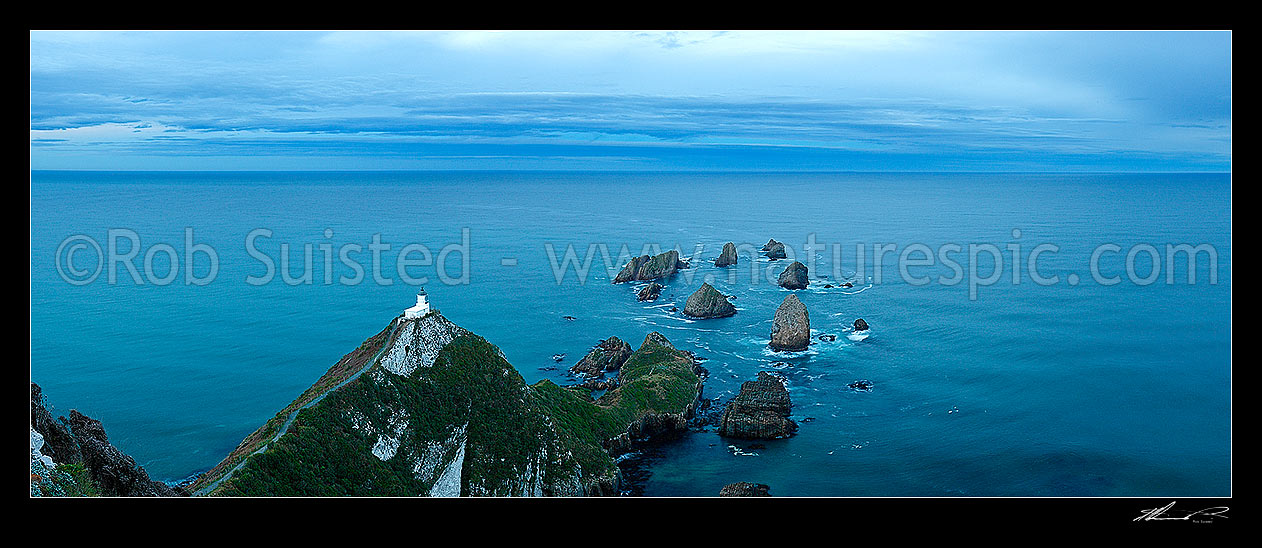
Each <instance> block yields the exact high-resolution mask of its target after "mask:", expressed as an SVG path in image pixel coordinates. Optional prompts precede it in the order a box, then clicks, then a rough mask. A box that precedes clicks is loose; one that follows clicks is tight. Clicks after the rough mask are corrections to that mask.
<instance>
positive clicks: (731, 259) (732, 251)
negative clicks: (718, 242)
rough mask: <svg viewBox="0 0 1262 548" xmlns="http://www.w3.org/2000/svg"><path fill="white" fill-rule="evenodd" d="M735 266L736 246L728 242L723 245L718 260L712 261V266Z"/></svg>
mask: <svg viewBox="0 0 1262 548" xmlns="http://www.w3.org/2000/svg"><path fill="white" fill-rule="evenodd" d="M734 264H736V244H733V243H732V242H728V243H725V244H723V252H722V253H720V254H719V258H717V259H715V260H714V266H731V265H734Z"/></svg>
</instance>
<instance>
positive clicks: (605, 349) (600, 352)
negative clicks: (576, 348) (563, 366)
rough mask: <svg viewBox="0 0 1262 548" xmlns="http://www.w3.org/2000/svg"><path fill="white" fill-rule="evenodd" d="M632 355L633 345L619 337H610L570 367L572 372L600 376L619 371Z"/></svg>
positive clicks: (586, 375)
mask: <svg viewBox="0 0 1262 548" xmlns="http://www.w3.org/2000/svg"><path fill="white" fill-rule="evenodd" d="M630 357H631V345H629V344H627V343H626V342H624V341H623V340H622V339H619V338H618V337H609V338H608V339H605V340H603V341H600V342H599V343H597V344H596V346H595V347H594V348H592V349H591V351H589V352H588V353H587V355H586V356H583V359H581V360H579V361H578V363H575V364H574V365H573V366H571V367H570V372H571V373H574V374H576V375H583V376H585V377H599V376H602V375H604V374H605V373H606V372H617V371H618V370H620V369H621V368H622V364H624V363H626V361H627V358H630Z"/></svg>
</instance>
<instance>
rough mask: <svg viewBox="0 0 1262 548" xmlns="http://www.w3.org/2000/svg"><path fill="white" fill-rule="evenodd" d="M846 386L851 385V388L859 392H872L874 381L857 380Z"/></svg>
mask: <svg viewBox="0 0 1262 548" xmlns="http://www.w3.org/2000/svg"><path fill="white" fill-rule="evenodd" d="M846 386H848V387H850V389H851V390H855V391H858V392H871V391H872V381H869V380H857V381H854V382H852V383H850V384H848V385H846Z"/></svg>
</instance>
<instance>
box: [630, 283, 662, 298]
mask: <svg viewBox="0 0 1262 548" xmlns="http://www.w3.org/2000/svg"><path fill="white" fill-rule="evenodd" d="M661 296H662V284H659V283H657V282H649V284H648V285H646V286H644V287H641V288H640V291H639V292H637V293H636V294H635V298H636V300H638V301H641V302H643V301H656V300H657V298H658V297H661Z"/></svg>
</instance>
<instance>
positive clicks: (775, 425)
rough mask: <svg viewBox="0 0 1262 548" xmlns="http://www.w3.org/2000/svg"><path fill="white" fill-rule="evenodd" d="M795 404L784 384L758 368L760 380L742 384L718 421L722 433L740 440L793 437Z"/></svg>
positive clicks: (795, 428)
mask: <svg viewBox="0 0 1262 548" xmlns="http://www.w3.org/2000/svg"><path fill="white" fill-rule="evenodd" d="M792 407H793V404H792V402H791V401H790V400H789V391H788V390H787V389H785V387H784V383H783V382H782V381H781V380H780V379H779V378H777V377H775V376H772V375H770V374H768V373H767V372H766V371H759V372H758V380H753V381H746V382H744V383H742V384H741V391H740V393H739V394H737V395H736V397H735V398H733V399H732V401H731V402H730V403H728V404H727V409H725V410H724V411H723V418H722V419H721V420H720V422H719V435H721V436H726V437H729V438H741V439H776V438H786V437H789V436H792V435H793V434H794V433H795V432H797V428H798V426H797V423H795V422H793V420H792V419H790V418H789V412H790V409H791V408H792Z"/></svg>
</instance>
